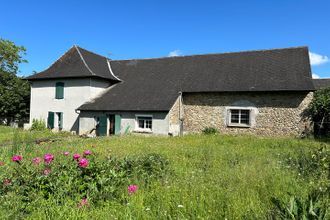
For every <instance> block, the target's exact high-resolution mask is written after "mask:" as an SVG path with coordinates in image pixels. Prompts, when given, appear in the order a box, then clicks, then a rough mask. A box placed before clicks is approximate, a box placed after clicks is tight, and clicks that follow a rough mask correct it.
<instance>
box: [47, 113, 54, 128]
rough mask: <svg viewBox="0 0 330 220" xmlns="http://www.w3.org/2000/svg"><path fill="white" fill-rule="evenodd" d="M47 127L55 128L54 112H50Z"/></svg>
mask: <svg viewBox="0 0 330 220" xmlns="http://www.w3.org/2000/svg"><path fill="white" fill-rule="evenodd" d="M47 128H50V129H53V128H54V112H48V118H47Z"/></svg>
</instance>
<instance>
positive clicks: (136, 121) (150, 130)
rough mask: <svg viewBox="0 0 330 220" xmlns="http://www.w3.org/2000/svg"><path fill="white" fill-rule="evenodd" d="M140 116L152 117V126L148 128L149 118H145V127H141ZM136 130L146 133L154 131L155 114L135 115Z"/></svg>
mask: <svg viewBox="0 0 330 220" xmlns="http://www.w3.org/2000/svg"><path fill="white" fill-rule="evenodd" d="M139 118H150V120H151V128H146V125H147V123H146V121H147V119H144V127H143V128H141V127H140V126H139ZM134 130H135V131H136V132H145V133H152V130H153V116H152V115H135V129H134Z"/></svg>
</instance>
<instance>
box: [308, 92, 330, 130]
mask: <svg viewBox="0 0 330 220" xmlns="http://www.w3.org/2000/svg"><path fill="white" fill-rule="evenodd" d="M309 115H310V117H311V118H312V119H313V121H314V123H315V125H316V127H315V128H316V129H317V130H316V131H315V130H314V132H316V134H317V135H327V134H328V133H329V131H330V87H329V88H325V89H321V90H318V91H316V92H315V93H314V97H313V100H312V102H311V103H310V105H309Z"/></svg>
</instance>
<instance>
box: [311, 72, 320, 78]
mask: <svg viewBox="0 0 330 220" xmlns="http://www.w3.org/2000/svg"><path fill="white" fill-rule="evenodd" d="M312 77H313V79H319V78H320V76H319V75H317V74H315V73H313V74H312Z"/></svg>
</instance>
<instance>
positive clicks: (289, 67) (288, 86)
mask: <svg viewBox="0 0 330 220" xmlns="http://www.w3.org/2000/svg"><path fill="white" fill-rule="evenodd" d="M110 64H111V69H112V71H113V73H114V74H115V75H116V76H118V77H119V78H120V79H121V80H122V82H121V83H118V84H116V85H114V86H113V87H111V88H110V89H108V91H107V92H105V93H104V94H103V95H102V96H101V97H99V98H97V99H95V100H93V101H92V102H90V103H85V104H84V105H82V106H80V107H79V108H78V109H80V110H92V111H99V110H103V111H168V110H170V109H171V107H172V105H173V104H174V102H175V100H176V99H177V97H178V93H179V92H184V93H185V92H251V91H254V92H265V91H313V90H314V85H313V81H312V76H311V69H310V62H309V56H308V48H307V47H297V48H286V49H273V50H260V51H246V52H236V53H223V54H207V55H194V56H182V57H166V58H156V59H137V60H117V61H111V62H110Z"/></svg>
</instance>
